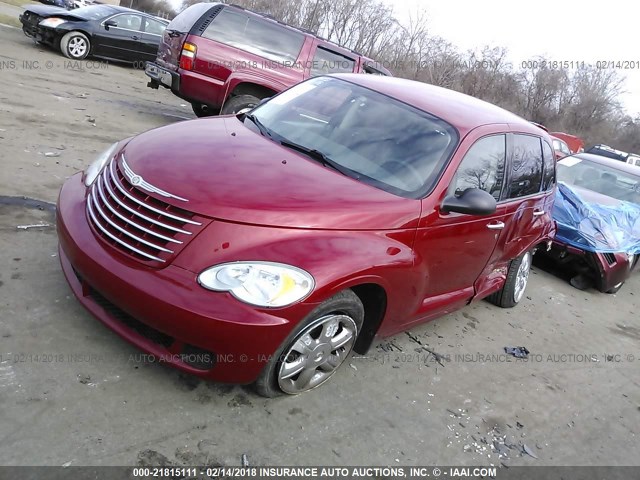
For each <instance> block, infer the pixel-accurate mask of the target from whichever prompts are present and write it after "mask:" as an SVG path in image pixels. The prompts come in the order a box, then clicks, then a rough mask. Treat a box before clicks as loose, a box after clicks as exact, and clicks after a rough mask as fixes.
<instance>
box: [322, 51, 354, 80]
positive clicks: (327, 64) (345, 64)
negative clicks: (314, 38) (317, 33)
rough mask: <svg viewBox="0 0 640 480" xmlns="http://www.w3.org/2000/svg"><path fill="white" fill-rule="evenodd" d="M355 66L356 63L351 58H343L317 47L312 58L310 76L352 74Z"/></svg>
mask: <svg viewBox="0 0 640 480" xmlns="http://www.w3.org/2000/svg"><path fill="white" fill-rule="evenodd" d="M355 64H356V62H355V61H354V60H353V58H349V57H345V56H344V55H341V54H339V53H337V52H333V51H331V50H329V49H327V48H324V47H318V48H317V50H316V54H315V55H314V56H313V64H312V66H311V76H312V77H314V76H316V75H326V74H328V73H340V72H346V73H349V72H353V68H354V67H355Z"/></svg>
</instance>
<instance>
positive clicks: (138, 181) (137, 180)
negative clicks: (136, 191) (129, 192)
mask: <svg viewBox="0 0 640 480" xmlns="http://www.w3.org/2000/svg"><path fill="white" fill-rule="evenodd" d="M129 181H130V182H131V185H135V186H138V185H140V184H141V183H142V177H141V176H140V175H133V176H131V178H130V179H129Z"/></svg>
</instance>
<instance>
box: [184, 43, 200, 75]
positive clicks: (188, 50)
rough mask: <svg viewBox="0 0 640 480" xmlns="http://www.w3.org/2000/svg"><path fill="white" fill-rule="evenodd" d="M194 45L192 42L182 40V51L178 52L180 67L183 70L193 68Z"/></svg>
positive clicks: (194, 57) (194, 59) (194, 60)
mask: <svg viewBox="0 0 640 480" xmlns="http://www.w3.org/2000/svg"><path fill="white" fill-rule="evenodd" d="M196 50H197V48H196V46H195V45H194V44H193V43H189V42H184V45H182V53H180V68H182V69H183V70H193V67H194V66H195V64H196Z"/></svg>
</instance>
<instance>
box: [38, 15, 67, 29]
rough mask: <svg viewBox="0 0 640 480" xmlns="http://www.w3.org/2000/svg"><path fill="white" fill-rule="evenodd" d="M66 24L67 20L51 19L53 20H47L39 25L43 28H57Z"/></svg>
mask: <svg viewBox="0 0 640 480" xmlns="http://www.w3.org/2000/svg"><path fill="white" fill-rule="evenodd" d="M65 22H66V20H63V19H61V18H56V17H51V18H45V19H44V20H42V21H41V22H40V24H39V25H40V26H41V27H49V28H56V27H57V26H58V25H62V24H63V23H65Z"/></svg>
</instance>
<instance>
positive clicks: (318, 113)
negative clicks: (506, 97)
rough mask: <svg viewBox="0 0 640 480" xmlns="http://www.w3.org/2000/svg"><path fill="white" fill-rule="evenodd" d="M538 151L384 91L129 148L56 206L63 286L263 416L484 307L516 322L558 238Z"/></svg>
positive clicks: (469, 119) (406, 85)
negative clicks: (261, 398)
mask: <svg viewBox="0 0 640 480" xmlns="http://www.w3.org/2000/svg"><path fill="white" fill-rule="evenodd" d="M554 191H555V162H554V159H553V150H552V148H551V139H550V138H549V136H548V135H547V134H546V132H544V131H542V130H540V129H538V128H536V127H535V126H533V125H531V124H530V123H529V122H527V121H525V120H523V119H521V118H520V117H518V116H516V115H514V114H511V113H509V112H507V111H505V110H503V109H501V108H498V107H496V106H494V105H491V104H488V103H485V102H483V101H480V100H477V99H474V98H472V97H469V96H466V95H463V94H460V93H457V92H453V91H449V90H446V89H443V88H439V87H435V86H431V85H427V84H423V83H417V82H413V81H410V80H404V79H396V78H392V77H385V76H378V75H358V74H338V75H330V76H319V77H315V78H313V79H310V80H307V81H305V82H302V83H300V84H298V85H296V86H294V87H292V88H291V89H289V90H286V91H285V92H283V93H281V94H279V95H277V96H275V97H273V98H271V99H270V100H267V101H266V102H264V103H262V104H261V105H259V106H258V107H256V108H255V109H253V110H252V111H250V112H249V113H242V114H237V115H228V116H222V117H212V118H207V119H199V120H192V121H185V122H180V123H177V124H173V125H169V126H165V127H162V128H158V129H155V130H150V131H148V132H146V133H143V134H140V135H138V136H135V137H132V138H128V139H125V140H122V141H120V142H118V143H116V144H114V145H112V146H111V147H109V148H108V149H107V150H106V151H105V152H103V153H102V154H101V155H99V156H98V158H97V159H96V160H95V162H94V163H92V164H91V165H90V166H89V168H87V169H86V171H85V172H84V173H79V174H77V175H74V176H73V177H71V178H70V179H69V180H67V182H66V183H65V184H64V186H63V187H62V189H61V191H60V196H59V200H58V208H57V228H58V236H59V241H60V260H61V264H62V268H63V270H64V274H65V276H66V278H67V280H68V282H69V284H70V286H71V288H72V290H73V292H74V293H75V295H76V296H77V298H78V299H79V301H80V302H81V303H82V304H83V305H84V306H85V307H86V308H87V309H88V310H89V311H90V312H91V313H92V314H93V315H95V316H96V317H97V318H98V319H99V320H101V321H102V322H103V323H104V324H106V325H107V326H108V327H110V328H111V329H113V330H114V331H115V332H116V333H118V334H119V335H120V336H122V337H123V338H125V339H126V340H128V341H129V342H131V343H133V344H135V345H137V346H138V347H139V348H141V349H142V350H144V351H146V352H148V353H150V354H153V355H155V356H156V358H158V359H162V360H163V361H165V362H166V363H168V364H171V365H172V366H174V367H176V368H178V369H180V370H182V371H185V372H189V373H191V374H194V375H197V376H199V377H203V378H207V379H210V380H215V381H221V382H232V383H245V384H248V383H253V382H255V385H256V387H257V390H258V392H259V393H261V394H262V395H265V396H275V395H279V394H283V393H286V394H298V393H301V392H305V391H307V390H310V389H312V388H314V387H317V386H319V385H321V384H322V383H324V382H325V381H326V380H327V379H329V378H330V377H331V375H332V374H333V373H334V372H335V371H336V369H338V367H340V365H341V364H342V363H343V362H344V361H345V359H346V358H347V356H348V355H349V353H350V352H351V350H352V349H354V350H355V351H357V352H362V353H364V352H366V350H367V349H368V348H369V346H370V345H371V344H372V342H373V340H374V338H375V337H376V336H380V337H382V336H389V335H393V334H395V333H398V332H400V331H403V330H406V329H408V328H410V327H412V326H413V325H416V324H417V323H419V322H424V321H427V320H430V319H433V318H436V317H438V316H441V315H444V314H446V313H449V312H451V311H452V310H455V309H458V308H461V307H463V306H465V305H467V304H469V303H470V302H471V301H474V300H479V299H482V298H486V297H488V298H489V299H490V300H491V301H492V302H493V303H495V304H496V305H499V306H501V307H512V306H515V305H516V304H517V303H518V302H519V301H520V300H521V299H522V298H523V295H524V291H525V288H526V286H527V281H528V276H529V271H530V266H531V260H532V255H533V253H534V252H535V251H536V249H537V248H540V247H543V248H545V247H547V246H548V244H550V240H551V238H552V236H553V234H554V228H555V227H554V222H553V220H552V218H551V209H552V206H553V200H554Z"/></svg>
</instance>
